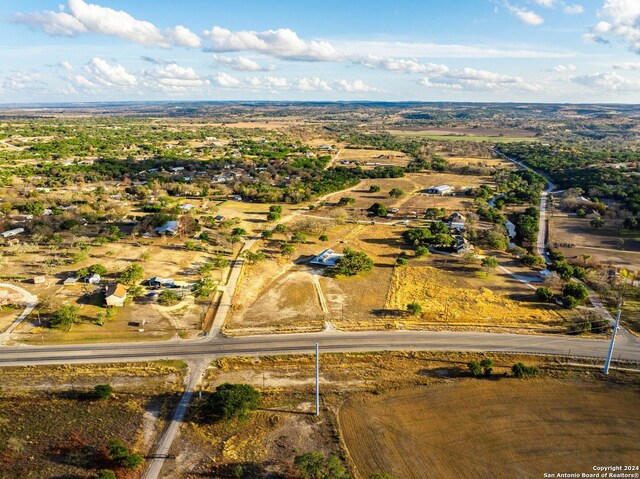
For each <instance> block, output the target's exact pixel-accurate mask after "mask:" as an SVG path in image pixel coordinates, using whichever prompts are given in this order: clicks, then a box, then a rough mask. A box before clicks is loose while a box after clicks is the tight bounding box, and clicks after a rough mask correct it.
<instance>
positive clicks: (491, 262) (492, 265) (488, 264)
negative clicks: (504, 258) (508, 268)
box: [482, 256, 498, 270]
mask: <svg viewBox="0 0 640 479" xmlns="http://www.w3.org/2000/svg"><path fill="white" fill-rule="evenodd" d="M482 267H483V268H485V269H487V270H489V269H496V268H497V267H498V260H497V259H495V258H493V257H491V256H485V257H484V258H482Z"/></svg>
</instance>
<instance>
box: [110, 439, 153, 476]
mask: <svg viewBox="0 0 640 479" xmlns="http://www.w3.org/2000/svg"><path fill="white" fill-rule="evenodd" d="M107 453H108V454H109V456H110V458H111V460H112V461H113V462H114V464H116V465H117V466H119V467H124V468H126V469H136V468H137V467H139V466H140V465H142V463H143V462H144V459H143V458H142V456H141V455H140V454H137V453H134V452H131V450H129V448H128V447H127V446H125V445H124V443H123V442H122V441H121V440H120V439H113V440H111V441H109V442H108V443H107Z"/></svg>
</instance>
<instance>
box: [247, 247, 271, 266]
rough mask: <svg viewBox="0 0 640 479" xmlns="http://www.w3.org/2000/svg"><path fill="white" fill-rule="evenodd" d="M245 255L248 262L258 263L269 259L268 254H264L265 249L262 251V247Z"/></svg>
mask: <svg viewBox="0 0 640 479" xmlns="http://www.w3.org/2000/svg"><path fill="white" fill-rule="evenodd" d="M244 257H245V259H246V260H247V263H248V264H256V263H259V262H260V261H264V260H265V259H267V255H266V254H264V251H262V250H261V249H259V250H257V251H256V252H253V251H247V252H246V253H245V255H244Z"/></svg>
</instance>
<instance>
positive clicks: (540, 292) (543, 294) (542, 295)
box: [536, 286, 553, 302]
mask: <svg viewBox="0 0 640 479" xmlns="http://www.w3.org/2000/svg"><path fill="white" fill-rule="evenodd" d="M536 296H537V297H538V299H539V300H540V301H545V302H549V301H551V300H552V299H553V291H551V290H550V289H549V288H547V287H546V286H542V287H540V288H538V289H536Z"/></svg>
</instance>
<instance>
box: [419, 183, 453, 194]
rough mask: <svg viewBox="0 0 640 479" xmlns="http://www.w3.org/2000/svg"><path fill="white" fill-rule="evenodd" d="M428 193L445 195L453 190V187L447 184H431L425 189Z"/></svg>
mask: <svg viewBox="0 0 640 479" xmlns="http://www.w3.org/2000/svg"><path fill="white" fill-rule="evenodd" d="M425 191H426V192H427V193H429V194H430V195H446V194H448V193H451V192H452V191H453V187H452V186H449V185H438V186H432V187H430V188H427V189H426V190H425Z"/></svg>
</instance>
